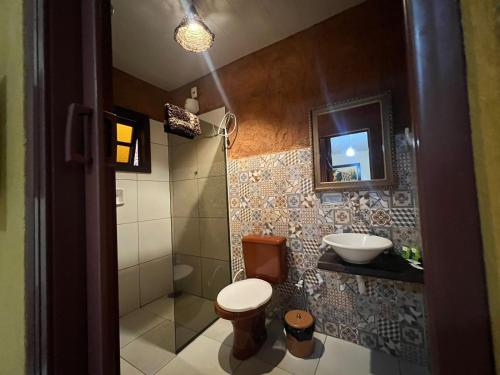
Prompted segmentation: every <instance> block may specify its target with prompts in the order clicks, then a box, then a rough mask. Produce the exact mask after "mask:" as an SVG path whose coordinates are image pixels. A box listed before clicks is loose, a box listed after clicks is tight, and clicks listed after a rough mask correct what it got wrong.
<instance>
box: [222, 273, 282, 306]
mask: <svg viewBox="0 0 500 375" xmlns="http://www.w3.org/2000/svg"><path fill="white" fill-rule="evenodd" d="M272 294H273V288H272V287H271V284H269V283H268V282H267V281H265V280H261V279H246V280H241V281H237V282H235V283H233V284H230V285H228V286H226V287H225V288H224V289H222V290H221V291H220V292H219V294H218V295H217V304H218V305H219V306H220V307H221V308H223V309H224V310H226V311H230V312H245V311H250V310H255V309H257V308H259V307H260V306H262V305H265V304H266V303H267V302H269V300H270V299H271V296H272Z"/></svg>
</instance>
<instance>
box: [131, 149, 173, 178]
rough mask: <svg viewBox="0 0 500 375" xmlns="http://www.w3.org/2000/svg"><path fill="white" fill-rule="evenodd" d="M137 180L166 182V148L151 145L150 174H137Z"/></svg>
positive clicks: (167, 169)
mask: <svg viewBox="0 0 500 375" xmlns="http://www.w3.org/2000/svg"><path fill="white" fill-rule="evenodd" d="M137 178H138V179H139V180H146V181H168V180H169V168H168V147H167V146H163V145H157V144H154V143H152V144H151V173H138V174H137Z"/></svg>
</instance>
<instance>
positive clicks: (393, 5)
mask: <svg viewBox="0 0 500 375" xmlns="http://www.w3.org/2000/svg"><path fill="white" fill-rule="evenodd" d="M404 48H405V47H404V25H403V11H402V6H401V1H395V0H369V1H368V2H366V3H363V4H361V5H359V6H357V7H355V8H352V9H350V10H348V11H346V12H344V13H341V14H339V15H337V16H335V17H332V18H330V19H328V20H326V21H324V22H322V23H320V24H318V25H316V26H313V27H312V28H310V29H307V30H305V31H302V32H300V33H298V34H296V35H293V36H291V37H289V38H287V39H285V40H282V41H280V42H278V43H276V44H273V45H271V46H269V47H266V48H264V49H262V50H260V51H257V52H255V53H253V54H250V55H248V56H245V57H243V58H241V59H239V60H237V61H235V62H233V63H231V64H229V65H226V66H224V67H222V68H220V69H219V70H217V75H218V76H219V79H220V81H221V83H222V86H223V88H224V90H225V93H226V95H227V98H228V101H229V103H224V102H223V100H222V98H221V95H220V94H219V92H218V90H217V87H216V85H215V82H214V80H213V78H212V76H211V75H207V76H205V77H202V78H200V79H198V80H196V81H194V82H192V83H189V84H187V85H185V86H183V87H181V88H179V89H177V90H174V91H172V92H171V93H170V94H171V95H172V101H173V103H175V104H178V105H183V103H184V100H185V98H186V97H188V96H189V89H190V88H191V87H192V86H194V85H196V86H198V92H199V100H200V107H201V108H200V112H205V111H208V110H212V109H214V108H217V107H220V106H222V105H227V106H228V107H229V108H230V109H231V111H233V112H234V113H235V114H236V115H237V117H238V124H239V133H238V136H237V139H236V141H235V143H234V145H233V147H232V149H231V150H230V156H231V158H241V157H246V156H251V155H258V154H264V153H271V152H277V151H283V150H289V149H294V148H299V147H304V146H308V145H310V139H309V112H310V110H311V108H313V107H315V106H321V105H324V104H326V103H329V102H334V101H338V100H343V99H347V98H351V97H356V96H365V95H372V94H376V93H380V92H382V91H386V90H391V91H392V93H393V112H394V123H395V126H396V127H401V128H404V127H405V126H409V125H410V115H409V109H408V98H407V87H406V63H405V51H404Z"/></svg>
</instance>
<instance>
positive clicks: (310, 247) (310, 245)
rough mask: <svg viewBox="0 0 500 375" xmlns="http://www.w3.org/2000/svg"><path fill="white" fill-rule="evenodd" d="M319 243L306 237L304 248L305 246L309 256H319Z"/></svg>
mask: <svg viewBox="0 0 500 375" xmlns="http://www.w3.org/2000/svg"><path fill="white" fill-rule="evenodd" d="M303 230H304V233H305V229H303ZM318 242H319V241H318V240H315V239H309V238H305V236H304V241H303V246H304V251H305V252H306V253H307V254H314V255H319V243H318Z"/></svg>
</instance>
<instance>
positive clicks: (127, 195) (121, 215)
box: [116, 180, 137, 224]
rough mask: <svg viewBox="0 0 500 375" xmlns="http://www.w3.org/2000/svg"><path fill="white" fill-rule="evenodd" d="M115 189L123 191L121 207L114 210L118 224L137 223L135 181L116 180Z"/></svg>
mask: <svg viewBox="0 0 500 375" xmlns="http://www.w3.org/2000/svg"><path fill="white" fill-rule="evenodd" d="M116 188H117V189H123V202H124V205H123V206H119V207H117V208H116V222H117V223H118V224H123V223H132V222H135V221H137V181H130V180H116Z"/></svg>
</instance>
